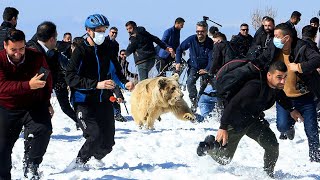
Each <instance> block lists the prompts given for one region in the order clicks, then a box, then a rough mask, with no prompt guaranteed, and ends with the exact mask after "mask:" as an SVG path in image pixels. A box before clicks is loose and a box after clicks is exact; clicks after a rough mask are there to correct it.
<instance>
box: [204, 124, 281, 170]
mask: <svg viewBox="0 0 320 180" xmlns="http://www.w3.org/2000/svg"><path fill="white" fill-rule="evenodd" d="M228 135H229V138H228V144H227V146H226V148H221V149H220V148H216V149H214V150H210V151H208V154H209V155H210V156H211V157H212V158H213V159H214V160H215V161H217V162H218V163H219V164H222V165H225V164H228V163H230V162H231V160H232V158H233V155H234V153H235V152H236V149H237V146H238V144H239V142H240V140H241V138H242V137H243V136H244V135H247V136H248V137H250V138H251V139H253V140H254V141H256V142H257V143H258V144H259V145H260V146H261V147H262V148H263V149H264V150H265V153H264V156H263V159H264V169H265V170H266V171H271V172H273V170H274V167H275V165H276V162H277V160H278V156H279V144H278V141H277V138H276V136H275V134H274V133H273V131H272V130H271V129H270V128H269V126H268V125H267V124H263V123H261V122H259V121H257V122H254V123H252V124H251V125H249V126H248V127H246V128H245V129H243V130H242V131H236V130H234V129H233V128H232V127H231V126H230V128H229V129H228ZM250 156H251V155H250V154H248V157H250Z"/></svg>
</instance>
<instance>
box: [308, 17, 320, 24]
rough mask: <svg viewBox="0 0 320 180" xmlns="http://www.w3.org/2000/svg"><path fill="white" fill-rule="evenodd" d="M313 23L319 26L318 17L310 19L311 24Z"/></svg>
mask: <svg viewBox="0 0 320 180" xmlns="http://www.w3.org/2000/svg"><path fill="white" fill-rule="evenodd" d="M311 23H317V24H319V18H317V17H313V18H311V19H310V24H311Z"/></svg>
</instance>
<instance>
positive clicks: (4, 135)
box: [0, 106, 52, 179]
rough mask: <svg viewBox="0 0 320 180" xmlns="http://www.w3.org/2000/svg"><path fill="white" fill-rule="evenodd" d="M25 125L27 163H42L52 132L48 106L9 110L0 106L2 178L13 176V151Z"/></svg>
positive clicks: (0, 169)
mask: <svg viewBox="0 0 320 180" xmlns="http://www.w3.org/2000/svg"><path fill="white" fill-rule="evenodd" d="M23 126H24V134H25V137H28V138H27V140H26V141H25V157H28V161H27V162H26V163H33V164H40V163H41V162H42V158H43V155H44V154H45V152H46V149H47V146H48V144H49V140H50V135H51V133H52V125H51V116H50V113H49V111H48V107H46V106H42V107H37V108H33V109H32V110H7V109H5V108H3V107H0V179H10V178H11V174H10V171H11V168H12V161H11V153H12V148H13V146H14V143H15V142H16V141H17V139H18V138H19V134H20V132H21V130H22V127H23Z"/></svg>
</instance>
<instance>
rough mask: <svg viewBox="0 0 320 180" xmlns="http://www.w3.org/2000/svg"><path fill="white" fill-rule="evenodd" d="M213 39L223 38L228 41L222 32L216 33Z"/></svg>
mask: <svg viewBox="0 0 320 180" xmlns="http://www.w3.org/2000/svg"><path fill="white" fill-rule="evenodd" d="M212 37H213V38H217V37H221V38H222V40H227V37H226V35H225V34H223V33H222V32H216V33H214V34H213V36H212Z"/></svg>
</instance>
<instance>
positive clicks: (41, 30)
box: [37, 21, 57, 42]
mask: <svg viewBox="0 0 320 180" xmlns="http://www.w3.org/2000/svg"><path fill="white" fill-rule="evenodd" d="M56 35H57V27H56V25H55V24H54V23H53V22H50V21H44V22H43V23H41V24H40V25H39V26H38V28H37V38H38V40H39V41H42V42H46V41H48V40H49V39H50V38H52V37H55V36H56Z"/></svg>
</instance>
